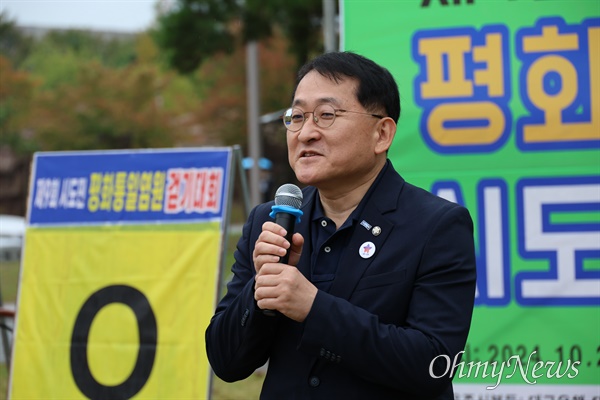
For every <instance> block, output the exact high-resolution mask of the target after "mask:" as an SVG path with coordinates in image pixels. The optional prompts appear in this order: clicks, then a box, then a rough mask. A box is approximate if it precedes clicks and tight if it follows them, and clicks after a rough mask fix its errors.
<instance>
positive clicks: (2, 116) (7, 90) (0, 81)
mask: <svg viewBox="0 0 600 400" xmlns="http://www.w3.org/2000/svg"><path fill="white" fill-rule="evenodd" d="M35 85H36V84H35V81H34V80H33V79H32V78H31V77H30V76H29V75H28V74H27V73H25V72H22V71H18V70H15V69H14V68H13V67H12V65H11V63H10V61H9V60H8V59H7V58H5V57H4V56H0V147H2V146H9V147H10V148H12V149H14V150H15V151H16V152H17V153H28V152H31V151H32V149H33V148H34V145H33V143H32V142H31V141H29V140H27V138H26V137H24V136H23V135H22V134H21V132H22V130H23V129H24V127H25V126H26V124H27V119H28V117H29V116H30V111H31V107H32V101H33V93H34V88H35Z"/></svg>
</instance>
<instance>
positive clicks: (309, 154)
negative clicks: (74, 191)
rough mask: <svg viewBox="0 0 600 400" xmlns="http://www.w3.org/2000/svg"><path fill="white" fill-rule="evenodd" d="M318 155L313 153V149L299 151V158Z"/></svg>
mask: <svg viewBox="0 0 600 400" xmlns="http://www.w3.org/2000/svg"><path fill="white" fill-rule="evenodd" d="M320 155H321V154H319V153H315V152H314V151H303V152H302V153H300V158H304V157H315V156H320Z"/></svg>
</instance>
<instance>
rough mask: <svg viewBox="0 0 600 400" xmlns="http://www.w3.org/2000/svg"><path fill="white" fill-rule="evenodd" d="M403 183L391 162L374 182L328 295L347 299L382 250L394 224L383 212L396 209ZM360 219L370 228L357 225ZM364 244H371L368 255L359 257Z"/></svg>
mask: <svg viewBox="0 0 600 400" xmlns="http://www.w3.org/2000/svg"><path fill="white" fill-rule="evenodd" d="M403 184H404V180H403V179H402V178H401V177H400V175H398V173H397V172H396V171H395V170H394V168H393V167H392V165H391V164H390V165H388V169H387V171H386V172H385V173H384V175H383V176H382V177H381V180H380V181H379V182H378V183H377V188H375V189H376V190H375V191H374V192H373V193H372V194H371V197H370V199H369V200H368V203H367V204H366V206H365V208H364V210H363V212H362V213H361V215H360V216H359V219H358V222H359V224H358V225H357V226H356V227H355V228H354V232H353V234H352V237H351V238H350V242H349V244H348V249H347V251H346V252H345V253H344V254H343V255H342V257H341V259H340V263H339V264H338V268H337V272H336V276H335V279H334V281H333V284H332V286H331V290H330V291H329V293H330V294H332V295H334V296H337V297H341V298H344V299H348V298H350V296H351V295H352V292H353V291H354V289H355V288H356V285H357V284H358V282H359V280H360V279H361V277H362V276H363V275H364V273H365V271H366V270H367V269H368V268H369V266H370V265H371V264H372V263H373V261H375V260H376V259H377V256H378V254H380V253H381V251H382V250H383V246H384V244H385V241H386V239H387V238H388V236H389V234H390V233H391V231H392V229H393V227H394V225H393V224H392V223H391V222H390V221H389V219H388V218H386V216H385V214H386V213H389V212H391V211H393V210H395V209H396V207H397V203H398V197H399V196H400V191H401V190H402V186H403ZM361 221H365V222H367V223H368V224H369V225H371V227H372V228H371V229H366V228H365V227H364V226H362V225H360V222H361ZM376 227H379V229H376ZM373 229H375V233H374V231H373ZM376 233H377V234H376ZM371 243H372V244H373V246H371ZM390 245H391V244H388V246H390ZM364 246H369V247H374V249H372V250H371V252H370V253H371V255H370V256H369V257H367V256H366V255H364V256H361V251H362V250H363V247H364Z"/></svg>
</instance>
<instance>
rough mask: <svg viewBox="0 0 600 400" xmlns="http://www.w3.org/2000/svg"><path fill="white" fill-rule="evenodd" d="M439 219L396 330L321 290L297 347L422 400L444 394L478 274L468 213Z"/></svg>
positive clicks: (455, 210)
mask: <svg viewBox="0 0 600 400" xmlns="http://www.w3.org/2000/svg"><path fill="white" fill-rule="evenodd" d="M440 214H441V215H439V216H436V220H437V221H436V223H435V225H434V226H433V228H432V229H431V230H430V235H429V236H428V237H426V238H424V240H425V242H424V245H423V251H422V254H421V256H420V259H419V262H418V265H417V266H415V268H416V270H417V272H416V274H415V277H414V281H413V282H412V284H411V285H410V286H409V287H410V290H412V294H411V295H410V301H409V304H408V306H407V307H408V310H407V314H406V318H405V320H404V322H403V323H402V324H401V325H395V324H390V323H382V322H381V321H380V318H379V317H378V316H377V315H376V314H373V313H370V312H369V311H367V310H366V309H364V308H361V307H360V306H357V305H355V304H352V303H351V300H346V299H341V298H338V297H335V296H331V295H329V294H327V293H325V292H322V291H319V292H318V294H317V297H316V298H315V301H314V303H313V306H312V309H311V311H310V313H309V315H308V316H307V318H306V320H305V323H304V332H303V336H302V340H301V343H300V349H301V350H302V351H304V352H307V353H310V354H313V355H314V356H316V357H319V356H321V358H323V353H325V358H326V359H327V360H328V362H331V361H332V360H333V361H335V362H336V363H337V364H339V365H340V366H341V367H344V368H347V369H349V370H351V371H352V372H354V373H355V374H357V375H358V376H361V377H362V378H364V379H366V380H369V381H372V382H374V383H376V384H380V385H384V386H388V387H391V388H395V389H397V390H399V391H403V392H410V393H414V394H417V395H421V396H423V395H426V394H429V395H434V394H438V393H439V392H440V391H442V390H444V388H446V387H447V386H448V384H449V380H450V371H448V372H447V373H446V374H444V372H445V371H446V367H448V368H450V369H451V367H452V365H451V363H452V361H453V360H454V357H455V356H456V355H457V354H458V353H459V352H460V351H462V350H463V348H464V345H465V343H466V340H467V335H468V332H469V327H470V323H471V315H472V311H473V303H474V295H475V278H476V268H475V253H474V244H473V223H472V221H471V217H470V216H469V213H468V211H467V210H466V209H465V208H463V207H459V206H453V207H451V208H446V209H445V210H444V212H441V213H440ZM398 257H401V255H398ZM389 290H392V289H389ZM390 307H394V305H393V304H392V305H390ZM401 307H403V305H398V308H401ZM323 332H328V333H329V334H327V335H324V334H323ZM331 354H335V357H332V356H331ZM438 356H440V357H438ZM445 356H448V359H449V360H450V364H449V365H448V363H447V360H448V359H447V358H446V357H445ZM436 357H437V359H436ZM434 359H436V360H437V361H436V363H434V365H432V360H434ZM458 361H459V360H457V362H458ZM320 362H323V361H320ZM430 368H431V369H430ZM432 375H433V376H439V377H440V378H434V377H433V376H432ZM442 375H443V377H442Z"/></svg>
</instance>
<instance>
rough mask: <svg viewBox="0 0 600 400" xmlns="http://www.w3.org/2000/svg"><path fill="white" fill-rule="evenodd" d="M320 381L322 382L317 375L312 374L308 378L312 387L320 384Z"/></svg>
mask: <svg viewBox="0 0 600 400" xmlns="http://www.w3.org/2000/svg"><path fill="white" fill-rule="evenodd" d="M320 383H321V380H320V379H319V378H318V377H316V376H311V377H310V379H309V380H308V384H309V385H310V386H311V387H317V386H319V384H320Z"/></svg>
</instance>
